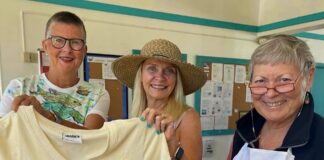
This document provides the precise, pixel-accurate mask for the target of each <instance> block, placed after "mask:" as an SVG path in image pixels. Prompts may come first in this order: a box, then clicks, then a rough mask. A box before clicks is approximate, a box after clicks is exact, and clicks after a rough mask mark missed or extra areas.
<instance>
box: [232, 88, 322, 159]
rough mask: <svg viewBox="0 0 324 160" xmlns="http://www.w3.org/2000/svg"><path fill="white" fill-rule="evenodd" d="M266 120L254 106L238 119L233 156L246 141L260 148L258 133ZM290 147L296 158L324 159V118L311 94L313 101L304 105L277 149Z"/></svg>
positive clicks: (285, 149) (251, 145)
mask: <svg viewBox="0 0 324 160" xmlns="http://www.w3.org/2000/svg"><path fill="white" fill-rule="evenodd" d="M252 112H253V113H252ZM252 115H253V118H252ZM252 119H253V120H252ZM264 122H265V119H264V118H263V117H262V116H261V115H260V114H258V112H257V111H256V110H255V109H253V110H251V111H250V112H249V113H248V114H246V115H245V116H243V117H242V118H241V119H239V120H238V121H237V122H236V126H237V130H236V131H235V134H234V140H233V148H232V155H231V159H233V158H234V157H235V155H236V154H237V153H238V152H239V151H240V149H241V148H242V146H243V145H244V143H245V142H246V143H248V144H249V147H254V148H258V140H257V136H258V135H259V132H260V131H261V128H262V126H263V124H264ZM253 125H254V128H255V135H254V133H253V129H252V128H253V127H252V126H253ZM290 147H291V148H292V154H293V155H294V156H295V160H324V119H323V118H322V117H321V116H320V115H318V114H316V113H314V101H313V97H312V95H311V94H310V103H309V104H304V105H303V107H302V110H301V113H300V115H299V116H298V117H297V118H296V119H295V121H294V122H293V124H292V125H291V127H290V128H289V130H288V132H287V135H286V137H285V138H284V140H283V143H282V146H281V147H279V148H277V149H276V150H277V151H287V149H288V148H290Z"/></svg>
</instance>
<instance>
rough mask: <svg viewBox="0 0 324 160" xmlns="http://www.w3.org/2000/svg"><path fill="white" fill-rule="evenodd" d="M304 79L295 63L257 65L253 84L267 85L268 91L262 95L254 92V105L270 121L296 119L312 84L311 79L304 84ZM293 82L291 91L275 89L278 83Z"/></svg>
mask: <svg viewBox="0 0 324 160" xmlns="http://www.w3.org/2000/svg"><path fill="white" fill-rule="evenodd" d="M299 76H301V77H299ZM303 81H304V76H303V75H300V72H299V69H298V68H297V67H295V66H294V65H290V64H275V65H270V64H258V65H255V66H254V67H253V77H252V79H251V86H254V87H255V86H262V87H264V86H265V87H267V88H268V91H267V92H266V93H264V94H261V95H255V94H252V97H253V106H254V107H255V109H256V110H257V111H258V113H259V114H261V115H262V116H263V117H264V118H265V119H266V120H267V121H269V122H274V123H281V122H285V121H289V120H294V119H295V117H296V115H297V114H298V112H299V110H300V108H301V106H302V105H303V103H304V96H305V92H306V88H309V87H310V85H311V81H310V82H308V81H307V83H304V84H303ZM291 83H295V84H294V89H293V90H292V91H290V92H287V93H279V92H278V91H276V89H274V88H275V87H276V86H278V85H281V86H282V85H285V84H291ZM277 90H280V89H279V88H277ZM283 91H284V90H283Z"/></svg>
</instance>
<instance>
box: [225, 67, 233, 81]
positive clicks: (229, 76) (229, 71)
mask: <svg viewBox="0 0 324 160" xmlns="http://www.w3.org/2000/svg"><path fill="white" fill-rule="evenodd" d="M224 82H228V83H230V82H231V83H233V82H234V65H233V64H224Z"/></svg>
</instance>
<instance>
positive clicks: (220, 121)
mask: <svg viewBox="0 0 324 160" xmlns="http://www.w3.org/2000/svg"><path fill="white" fill-rule="evenodd" d="M214 124H215V125H214V129H216V130H217V129H228V116H224V115H219V116H215V123H214Z"/></svg>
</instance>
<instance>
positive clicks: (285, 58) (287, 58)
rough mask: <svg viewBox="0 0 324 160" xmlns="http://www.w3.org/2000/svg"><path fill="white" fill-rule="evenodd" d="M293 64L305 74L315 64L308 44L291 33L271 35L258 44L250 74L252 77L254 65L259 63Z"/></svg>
mask: <svg viewBox="0 0 324 160" xmlns="http://www.w3.org/2000/svg"><path fill="white" fill-rule="evenodd" d="M282 63H283V64H292V65H294V66H295V67H297V68H299V70H300V72H302V73H303V76H304V77H305V76H306V75H308V74H309V69H310V68H311V67H312V66H313V65H315V61H314V57H313V55H312V54H311V52H310V49H309V47H308V45H307V44H306V43H305V42H304V41H303V40H301V39H298V38H296V37H294V36H291V35H284V34H278V35H271V36H269V37H267V40H265V41H264V42H263V43H262V44H261V45H260V46H258V47H257V48H256V49H255V51H254V53H253V54H252V56H251V62H250V67H249V76H250V78H252V74H253V67H254V66H255V65H258V64H271V65H276V64H282Z"/></svg>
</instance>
